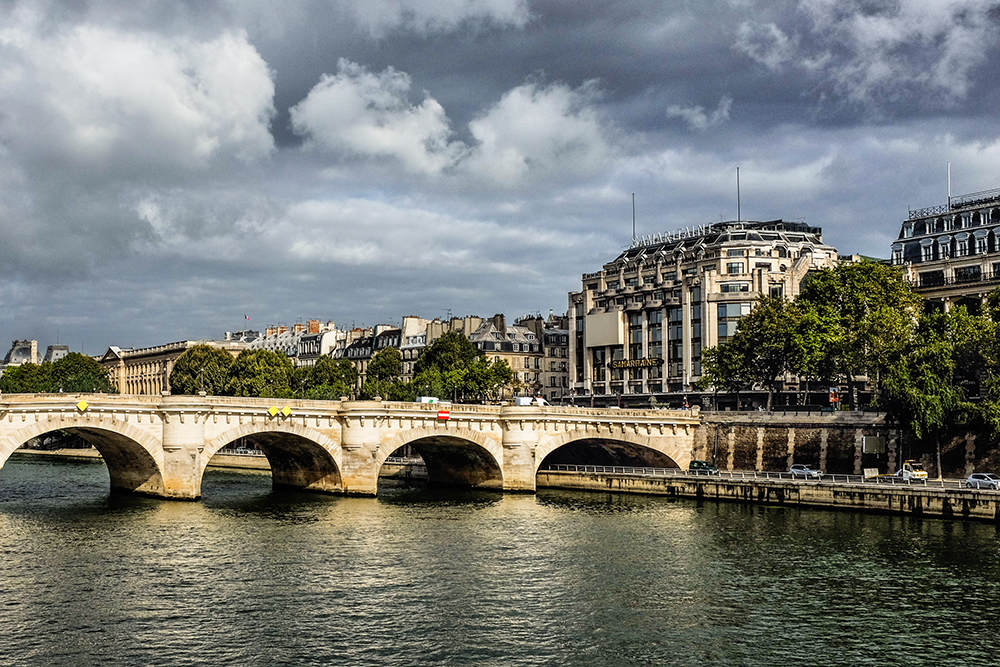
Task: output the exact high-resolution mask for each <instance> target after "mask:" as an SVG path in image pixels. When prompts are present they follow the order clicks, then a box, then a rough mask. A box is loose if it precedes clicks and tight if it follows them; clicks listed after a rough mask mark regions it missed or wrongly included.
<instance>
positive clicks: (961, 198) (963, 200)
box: [907, 188, 1000, 220]
mask: <svg viewBox="0 0 1000 667" xmlns="http://www.w3.org/2000/svg"><path fill="white" fill-rule="evenodd" d="M993 202H997V203H1000V188H994V189H993V190H981V191H979V192H970V193H969V194H967V195H958V196H957V197H949V198H948V203H947V204H940V205H938V206H928V207H927V208H918V209H914V210H911V211H910V215H909V217H908V218H907V219H908V220H916V219H917V218H926V217H928V216H932V215H942V214H944V213H951V212H952V211H958V210H960V209H963V208H972V207H975V206H982V205H984V204H990V203H993Z"/></svg>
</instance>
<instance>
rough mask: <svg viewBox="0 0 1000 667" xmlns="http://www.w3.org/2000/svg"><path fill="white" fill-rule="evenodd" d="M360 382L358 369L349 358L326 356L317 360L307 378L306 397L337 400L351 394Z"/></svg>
mask: <svg viewBox="0 0 1000 667" xmlns="http://www.w3.org/2000/svg"><path fill="white" fill-rule="evenodd" d="M357 382H358V369H357V368H355V366H354V364H352V363H351V362H350V361H348V360H347V359H334V358H333V357H329V356H324V357H320V358H319V359H318V360H317V361H316V365H315V366H313V367H312V368H311V369H310V370H309V375H308V377H307V379H306V384H305V387H306V394H305V396H306V398H310V399H318V400H331V401H335V400H337V399H339V398H340V397H341V396H350V395H351V394H352V393H353V392H354V387H355V386H357Z"/></svg>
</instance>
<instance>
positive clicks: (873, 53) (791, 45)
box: [734, 0, 996, 106]
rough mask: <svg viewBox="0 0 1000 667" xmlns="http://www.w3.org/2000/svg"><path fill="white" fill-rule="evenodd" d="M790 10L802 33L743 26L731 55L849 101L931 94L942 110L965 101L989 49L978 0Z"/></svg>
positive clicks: (839, 3) (813, 4)
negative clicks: (801, 74) (794, 75)
mask: <svg viewBox="0 0 1000 667" xmlns="http://www.w3.org/2000/svg"><path fill="white" fill-rule="evenodd" d="M768 7H769V5H766V4H765V5H759V4H758V7H754V8H753V10H751V11H755V10H757V9H758V8H763V9H767V8H768ZM796 9H797V12H795V14H796V15H797V16H798V17H800V18H804V19H806V21H807V24H808V25H807V27H806V28H800V29H798V30H796V29H794V28H791V27H786V28H782V27H779V25H778V22H780V21H781V19H779V20H778V21H776V22H770V23H768V22H757V21H755V20H748V21H745V22H743V23H742V24H741V25H740V27H739V30H738V34H737V39H736V42H735V45H734V46H735V48H736V49H737V50H738V51H741V52H743V53H745V54H746V55H748V56H749V57H751V58H753V59H754V60H756V61H758V62H760V63H762V64H764V65H766V66H767V67H768V68H770V69H772V70H780V69H784V68H801V69H804V70H808V71H815V72H818V73H819V75H820V76H821V77H822V79H823V80H824V81H826V82H828V83H830V84H831V85H832V86H833V87H834V88H835V89H836V90H837V91H839V92H841V93H843V94H845V95H846V96H847V98H848V99H850V100H852V101H854V102H866V103H872V102H881V101H885V100H893V99H896V98H898V97H899V96H901V95H903V94H905V93H906V92H907V91H909V90H912V89H925V88H931V89H934V90H937V91H938V92H939V96H940V97H939V99H940V100H941V102H940V104H942V105H944V106H948V105H950V104H953V103H954V102H955V100H956V99H961V98H964V97H966V96H967V95H968V93H969V90H970V87H971V85H972V83H971V77H972V75H973V72H974V70H975V68H976V67H977V66H979V65H980V64H982V63H983V62H984V61H985V58H986V55H987V52H988V51H989V50H990V49H991V48H995V46H994V45H995V42H996V39H995V35H996V23H995V21H994V20H992V19H991V18H990V12H991V11H992V7H991V6H990V5H989V4H988V3H985V2H982V1H981V0H898V1H895V2H885V3H876V2H870V1H866V0H798V2H797V5H796ZM787 16H790V15H786V17H783V18H787Z"/></svg>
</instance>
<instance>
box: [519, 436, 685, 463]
mask: <svg viewBox="0 0 1000 667" xmlns="http://www.w3.org/2000/svg"><path fill="white" fill-rule="evenodd" d="M691 438H692V436H691V435H685V434H684V432H683V431H679V432H678V433H677V434H676V435H673V434H671V435H641V434H638V433H635V432H633V431H632V430H631V429H627V430H624V431H617V430H603V429H602V430H585V431H567V432H564V433H559V434H555V435H552V436H550V437H548V438H545V439H543V440H542V441H540V442H539V443H538V446H537V447H536V448H535V474H537V473H538V470H539V469H540V468H541V466H542V463H544V462H545V459H546V458H548V456H549V455H550V454H552V453H553V452H555V451H556V450H558V449H560V448H562V447H565V446H567V445H572V444H574V443H582V442H584V441H593V440H603V441H608V442H612V443H625V444H627V445H630V446H632V447H635V448H638V450H639V451H642V450H651V451H653V452H656V453H657V454H660V455H662V456H665V457H667V458H668V459H669V460H670V462H672V463H673V464H674V465H676V466H678V467H681V468H686V467H687V466H688V464H689V463H690V462H691Z"/></svg>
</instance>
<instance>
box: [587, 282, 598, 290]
mask: <svg viewBox="0 0 1000 667" xmlns="http://www.w3.org/2000/svg"><path fill="white" fill-rule="evenodd" d="M587 289H588V290H590V291H591V292H596V291H597V283H590V284H589V285H587Z"/></svg>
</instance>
